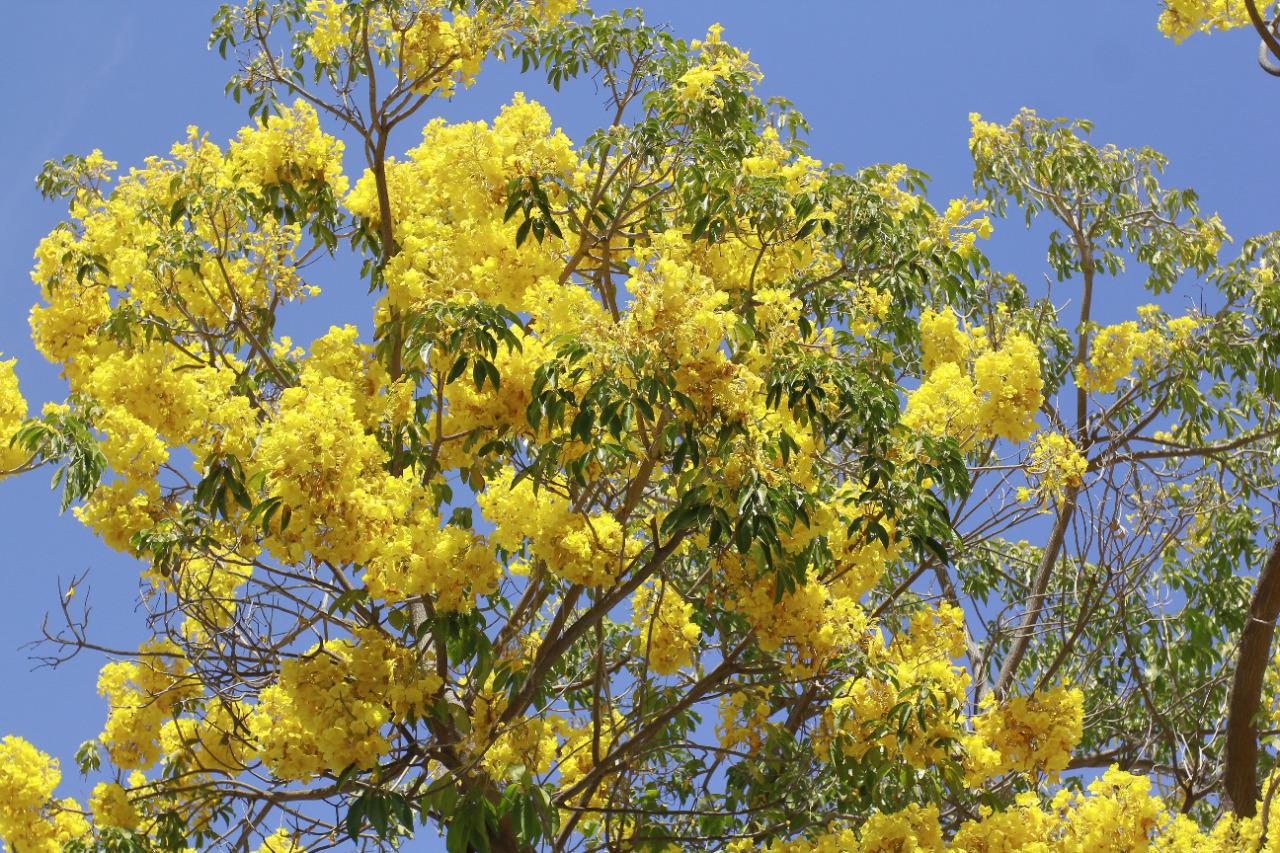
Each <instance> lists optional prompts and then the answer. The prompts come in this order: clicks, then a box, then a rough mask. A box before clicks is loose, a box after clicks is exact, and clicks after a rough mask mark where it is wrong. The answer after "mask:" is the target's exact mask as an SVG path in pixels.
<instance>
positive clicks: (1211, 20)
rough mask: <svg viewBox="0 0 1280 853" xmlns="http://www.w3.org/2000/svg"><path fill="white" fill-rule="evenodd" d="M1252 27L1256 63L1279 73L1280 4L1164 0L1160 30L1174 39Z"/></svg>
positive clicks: (1252, 0)
mask: <svg viewBox="0 0 1280 853" xmlns="http://www.w3.org/2000/svg"><path fill="white" fill-rule="evenodd" d="M1249 26H1251V27H1253V28H1254V30H1255V31H1257V33H1258V36H1259V37H1260V38H1261V40H1262V41H1261V44H1259V45H1258V64H1259V65H1261V66H1262V70H1264V71H1266V72H1267V73H1268V74H1271V75H1272V76H1277V77H1280V8H1277V7H1276V6H1275V4H1274V3H1272V2H1270V0H1263V2H1258V0H1165V1H1164V11H1162V12H1161V13H1160V30H1161V32H1163V33H1164V34H1165V35H1167V36H1169V37H1170V38H1172V39H1174V40H1175V41H1182V40H1183V39H1185V38H1186V37H1187V36H1189V35H1192V34H1193V33H1198V32H1200V33H1208V32H1214V31H1216V30H1230V29H1235V28H1236V27H1249Z"/></svg>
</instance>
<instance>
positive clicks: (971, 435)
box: [902, 309, 1044, 444]
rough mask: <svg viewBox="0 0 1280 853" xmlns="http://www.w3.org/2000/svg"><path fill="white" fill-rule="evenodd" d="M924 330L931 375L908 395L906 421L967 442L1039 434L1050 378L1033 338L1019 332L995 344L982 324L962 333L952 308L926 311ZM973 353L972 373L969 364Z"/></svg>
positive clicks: (916, 427)
mask: <svg viewBox="0 0 1280 853" xmlns="http://www.w3.org/2000/svg"><path fill="white" fill-rule="evenodd" d="M920 330H921V336H922V338H923V344H922V346H923V352H924V358H925V364H926V370H927V371H928V373H927V375H926V376H925V378H924V380H923V381H922V382H921V383H920V387H919V388H917V389H916V390H915V391H913V392H911V393H910V394H909V395H908V397H907V407H906V410H905V411H904V412H903V415H902V423H903V425H905V426H906V427H907V428H909V429H914V430H919V431H922V432H927V433H931V434H933V435H945V436H950V437H953V438H956V439H957V440H958V441H960V442H961V443H962V444H966V443H969V442H972V441H982V440H987V439H991V438H1003V439H1007V440H1009V441H1012V442H1022V441H1026V439H1027V438H1029V437H1030V436H1031V434H1032V433H1033V432H1035V430H1036V423H1035V415H1036V412H1037V411H1039V409H1040V404H1041V403H1042V402H1044V395H1043V394H1042V391H1043V388H1044V380H1043V379H1042V378H1041V375H1040V351H1039V349H1038V348H1037V347H1036V345H1035V343H1034V342H1033V341H1032V340H1031V339H1030V338H1029V337H1027V336H1026V335H1024V334H1022V333H1020V332H1015V333H1012V334H1009V335H1008V336H1007V337H1006V338H1005V340H1004V342H1003V343H1002V344H1001V345H1000V346H998V347H992V346H991V344H990V343H989V340H988V337H987V334H986V330H985V329H983V328H982V327H974V328H972V329H970V330H968V332H967V333H966V332H964V331H961V330H960V329H959V328H958V327H957V325H956V319H955V315H954V314H951V313H950V309H946V310H945V311H943V312H933V311H926V312H924V314H923V316H922V318H921V323H920ZM970 357H971V358H972V359H973V368H972V370H973V373H972V376H970V375H969V373H968V372H967V370H966V368H965V363H966V361H967V359H968V358H970Z"/></svg>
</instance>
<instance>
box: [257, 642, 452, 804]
mask: <svg viewBox="0 0 1280 853" xmlns="http://www.w3.org/2000/svg"><path fill="white" fill-rule="evenodd" d="M439 689H440V679H439V677H438V676H436V675H435V674H434V673H423V672H422V671H421V670H420V669H419V667H418V665H417V660H416V659H415V656H414V653H413V651H412V650H410V649H407V648H405V647H404V646H401V645H399V644H397V643H394V642H391V641H389V640H387V639H386V638H385V637H384V636H383V635H382V634H381V633H379V632H377V631H374V630H372V629H359V630H357V631H356V632H355V634H354V637H353V639H352V640H332V641H329V642H326V643H323V644H321V645H318V646H315V647H314V648H312V649H310V650H309V651H307V652H306V653H305V654H304V655H302V656H301V657H299V658H294V659H291V660H287V661H285V663H284V664H283V665H282V666H281V667H280V677H279V680H278V681H277V683H276V684H274V685H272V686H271V687H268V688H266V689H265V690H263V691H262V693H261V694H260V695H259V697H258V704H257V706H255V708H254V711H253V714H252V715H251V716H250V718H249V729H250V730H251V731H252V733H253V736H254V738H255V739H256V741H257V743H258V745H259V749H260V754H261V757H262V760H263V762H265V763H266V764H267V766H268V767H270V768H271V771H272V772H273V773H274V774H275V775H276V776H278V777H280V778H282V779H304V780H305V779H310V778H312V777H314V776H316V775H317V774H319V773H322V772H325V771H332V772H340V771H342V770H344V769H346V768H347V767H351V766H353V765H354V766H356V767H360V768H363V769H365V770H367V769H369V768H371V767H373V765H374V764H375V763H376V762H377V760H378V758H379V757H380V756H382V755H384V754H385V753H386V752H387V750H388V749H389V748H390V744H389V742H388V740H387V736H386V735H387V733H386V727H387V726H388V725H389V724H390V723H392V722H395V721H399V720H404V719H406V718H407V717H409V716H410V715H412V714H419V713H421V712H422V711H423V710H424V709H425V707H426V705H427V704H428V702H429V701H430V700H431V699H432V697H433V696H434V695H435V694H436V692H437V691H438V690H439Z"/></svg>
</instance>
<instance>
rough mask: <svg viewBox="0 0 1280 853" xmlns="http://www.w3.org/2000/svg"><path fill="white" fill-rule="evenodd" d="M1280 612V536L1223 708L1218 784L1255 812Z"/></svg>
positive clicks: (1235, 804)
mask: <svg viewBox="0 0 1280 853" xmlns="http://www.w3.org/2000/svg"><path fill="white" fill-rule="evenodd" d="M1277 616H1280V541H1278V542H1276V543H1275V544H1274V545H1272V546H1271V553H1270V554H1268V555H1267V562H1266V563H1265V564H1264V565H1263V567H1262V571H1261V572H1260V573H1259V574H1258V585H1257V587H1256V588H1255V589H1254V591H1253V598H1252V599H1251V600H1250V601H1249V619H1248V621H1247V622H1246V623H1245V626H1244V632H1243V633H1242V634H1241V635H1240V657H1239V658H1238V659H1237V661H1236V671H1235V675H1234V677H1233V678H1232V681H1231V702H1230V705H1229V706H1228V709H1227V748H1226V761H1225V764H1224V766H1223V769H1222V789H1223V794H1224V795H1225V796H1226V798H1227V802H1228V803H1229V804H1230V805H1231V810H1232V811H1233V812H1235V813H1236V814H1237V815H1239V816H1240V817H1253V816H1254V814H1255V813H1256V812H1257V803H1258V725H1257V715H1258V708H1259V707H1260V706H1261V704H1262V682H1263V678H1264V676H1265V675H1266V672H1267V664H1268V663H1269V662H1270V661H1271V638H1272V635H1274V634H1275V631H1276V617H1277Z"/></svg>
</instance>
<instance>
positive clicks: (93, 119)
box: [0, 0, 1280, 794]
mask: <svg viewBox="0 0 1280 853" xmlns="http://www.w3.org/2000/svg"><path fill="white" fill-rule="evenodd" d="M11 5H12V8H11V9H7V10H6V29H7V31H8V33H9V36H8V39H7V42H8V45H7V48H6V53H5V60H4V63H5V64H6V66H7V68H8V73H7V78H8V79H9V80H11V81H12V82H11V85H10V89H9V92H10V94H9V96H8V102H7V103H6V104H5V106H4V109H5V119H4V126H5V128H4V132H3V133H0V352H3V353H4V357H5V358H8V357H10V356H17V357H18V359H19V375H20V376H21V378H22V381H23V390H24V393H25V394H26V395H27V397H28V399H29V400H31V401H32V404H33V407H35V408H38V407H39V405H40V403H41V402H43V401H46V400H51V399H61V398H62V395H63V390H62V387H61V384H60V382H59V381H58V378H57V374H56V370H54V369H53V368H52V367H51V366H49V365H48V364H46V363H45V362H44V361H43V360H42V359H41V358H40V357H39V356H38V355H36V354H35V353H34V351H33V350H32V348H31V345H30V342H29V338H28V329H27V319H26V318H27V311H28V310H29V308H30V306H31V304H32V302H33V300H34V299H35V297H36V292H35V288H34V286H33V285H31V283H30V280H29V278H28V270H29V268H30V265H31V255H32V251H33V250H34V248H35V245H36V243H37V241H38V240H39V239H40V237H41V236H42V235H43V234H45V233H46V232H47V231H48V230H49V228H50V227H51V226H53V225H54V223H55V222H57V220H58V218H59V213H60V211H59V210H58V208H57V206H56V205H53V204H49V203H46V202H44V201H43V200H42V199H41V198H40V196H39V194H38V193H37V191H36V189H35V185H34V182H33V179H34V177H35V175H36V173H37V172H38V171H39V168H40V165H41V163H42V162H43V161H45V160H46V159H51V158H57V157H60V156H61V155H63V154H65V153H69V152H76V153H84V152H87V151H89V150H90V149H92V148H95V147H96V148H101V149H102V150H103V152H104V153H105V154H106V155H107V156H108V157H109V158H111V159H115V160H118V161H119V162H120V163H121V165H122V166H124V167H127V166H129V165H132V164H135V163H138V162H139V161H140V160H141V159H142V158H143V157H145V156H147V155H148V154H153V153H164V152H165V151H167V149H168V147H169V145H170V144H171V143H172V142H173V141H175V140H177V139H179V138H181V137H182V136H183V135H184V128H185V127H186V126H187V125H188V124H192V123H195V124H199V125H200V126H201V128H203V129H205V130H207V131H208V132H209V134H210V136H211V138H213V139H215V140H219V141H221V140H223V139H225V138H227V137H228V136H230V135H232V134H233V133H234V132H235V130H236V128H238V127H239V126H240V125H241V124H243V123H244V120H245V118H244V113H243V111H242V109H241V108H240V107H239V106H238V105H236V104H234V103H232V102H231V101H230V100H229V99H227V98H225V97H224V96H223V84H224V82H225V80H226V77H227V75H228V74H229V73H230V70H231V69H230V67H229V66H228V65H227V64H225V63H223V62H222V61H221V60H220V59H219V58H218V57H217V55H216V54H215V53H210V52H208V51H206V49H205V38H206V35H207V28H208V21H209V18H210V16H211V15H212V14H213V12H214V10H215V8H216V4H215V3H213V2H205V0H199V2H196V0H185V2H180V3H179V2H173V0H115V2H90V0H50V2H44V3H22V4H11ZM642 5H643V6H644V8H645V9H646V11H647V13H648V16H649V18H650V20H652V21H655V22H659V21H666V22H669V23H670V24H671V25H672V27H673V29H674V31H675V32H676V33H677V34H679V35H681V36H684V37H686V38H696V37H700V36H701V35H702V34H703V33H704V32H705V30H706V27H707V25H708V24H710V23H712V22H715V21H719V22H721V23H723V24H724V26H725V38H726V39H727V40H729V41H731V42H733V43H735V44H737V45H739V46H742V47H744V48H746V49H748V50H749V51H750V52H751V55H752V58H753V59H754V60H755V61H756V62H757V63H759V64H760V66H761V67H762V69H763V71H764V73H765V81H764V84H763V88H764V90H765V91H766V93H767V94H776V95H785V96H787V97H789V98H791V99H792V100H793V101H795V103H796V104H797V106H798V107H799V109H800V110H801V111H803V112H804V113H805V114H806V115H807V116H808V118H809V120H810V123H811V125H812V136H811V143H812V147H813V152H814V154H815V155H816V156H818V157H820V158H822V159H824V160H828V161H838V162H842V163H844V164H845V165H846V166H848V167H849V168H851V169H853V168H857V167H860V166H863V165H867V164H871V163H876V162H890V163H893V162H905V163H908V164H910V165H912V166H914V167H917V168H920V169H923V170H924V171H926V172H928V173H929V174H931V175H932V176H933V178H934V185H933V194H934V200H935V202H938V201H941V202H942V203H945V200H946V199H947V198H949V197H951V196H955V195H962V194H965V193H966V192H968V191H969V190H970V183H969V175H970V167H971V164H970V161H969V157H968V151H967V148H966V139H967V134H968V119H967V116H968V114H969V113H970V112H971V111H977V112H981V113H983V114H984V116H986V117H988V118H990V119H992V120H1000V121H1003V120H1007V119H1008V118H1009V116H1010V115H1012V114H1013V113H1014V112H1016V111H1017V110H1018V109H1019V108H1020V107H1022V106H1029V107H1033V108H1035V109H1036V110H1038V111H1039V112H1040V113H1042V114H1046V115H1064V116H1072V117H1086V118H1090V119H1092V120H1094V121H1095V122H1096V124H1097V131H1096V137H1097V138H1098V139H1099V140H1102V141H1110V142H1115V143H1117V144H1119V145H1122V146H1135V145H1149V146H1152V147H1154V148H1156V149H1158V150H1160V151H1163V152H1164V153H1165V154H1167V155H1168V156H1169V157H1170V159H1171V161H1172V164H1171V167H1170V170H1169V176H1168V180H1169V183H1171V184H1175V185H1182V186H1191V187H1194V188H1196V189H1197V190H1198V191H1199V192H1200V195H1201V199H1202V203H1203V206H1204V208H1205V209H1206V210H1208V211H1215V210H1216V211H1218V212H1220V213H1221V215H1222V218H1223V220H1224V221H1225V222H1226V224H1227V227H1228V228H1229V230H1230V231H1231V232H1232V234H1233V235H1235V236H1236V237H1237V238H1243V237H1246V236H1249V235H1251V234H1254V233H1259V232H1262V231H1265V230H1268V229H1270V228H1274V227H1275V221H1276V218H1275V206H1276V198H1275V195H1274V188H1275V186H1276V180H1275V177H1274V172H1273V171H1272V166H1273V157H1272V154H1273V151H1274V146H1275V139H1276V135H1275V134H1276V132H1277V130H1280V119H1278V118H1277V115H1276V113H1275V110H1274V105H1275V103H1276V101H1275V99H1276V98H1277V96H1280V80H1275V79H1273V78H1270V77H1268V76H1266V75H1265V74H1263V73H1262V72H1261V71H1260V70H1259V69H1258V67H1257V65H1256V64H1255V61H1254V55H1255V47H1256V42H1255V39H1254V37H1253V36H1252V34H1251V33H1247V32H1235V33H1228V34H1224V35H1219V36H1216V37H1213V38H1197V39H1192V40H1191V41H1189V42H1187V43H1185V44H1183V45H1181V46H1175V45H1173V44H1172V43H1171V42H1168V41H1166V40H1165V39H1163V38H1162V37H1161V36H1160V35H1159V33H1157V31H1156V29H1155V17H1156V15H1157V13H1158V2H1157V0H1123V2H1119V0H1076V1H1075V2H1073V3H1070V4H1050V3H1047V2H1043V0H1033V2H1028V0H970V2H966V3H956V2H954V0H948V1H947V2H943V0H922V2H913V3H900V2H869V0H793V2H791V3H786V4H780V3H778V2H776V0H771V2H765V0H735V2H728V0H701V2H698V0H684V2H677V0H651V2H647V3H643V4H642ZM600 6H601V8H604V4H600ZM517 90H523V91H525V92H527V93H529V94H530V96H532V97H537V98H539V99H541V100H544V102H545V103H546V104H547V105H548V106H549V108H550V109H551V112H552V115H553V116H554V117H555V119H556V121H557V122H558V123H559V124H561V125H562V126H563V127H564V129H565V130H566V132H568V133H569V135H570V136H571V137H574V138H582V137H583V136H585V135H586V132H587V131H589V130H590V129H592V128H594V127H595V126H596V125H597V124H598V123H600V122H602V121H603V120H604V119H605V113H604V110H603V97H602V96H601V95H600V94H599V93H597V92H595V91H594V90H593V88H592V87H591V85H590V84H578V85H574V86H571V87H569V88H568V89H567V90H566V91H565V92H563V93H561V94H559V95H556V94H554V93H550V92H548V91H546V90H545V87H543V86H540V85H538V81H537V80H536V79H533V78H524V79H521V78H520V77H519V75H518V74H517V73H516V69H514V68H507V67H493V68H490V69H488V71H487V72H486V73H485V74H484V75H483V76H482V78H481V80H480V82H479V83H478V84H477V85H476V86H475V87H474V88H473V89H472V90H470V91H469V92H466V93H463V94H462V95H460V96H459V97H458V99H457V100H456V101H455V102H452V103H442V104H439V105H436V106H435V112H432V111H430V110H428V111H427V112H426V113H424V118H425V117H429V116H430V115H433V114H441V115H444V116H446V117H447V118H450V119H455V120H458V119H471V118H488V117H491V116H492V115H493V114H494V113H495V112H496V110H497V108H498V106H499V105H500V104H502V103H504V102H505V101H506V100H508V99H509V98H510V96H511V94H512V92H514V91H517ZM413 142H414V139H413V135H412V134H407V135H406V136H405V137H404V139H403V140H401V143H402V147H408V146H410V145H412V144H413ZM348 162H349V165H351V166H353V167H354V165H355V163H354V160H353V159H351V158H349V161H348ZM984 248H985V249H986V250H987V251H988V253H989V254H990V255H991V257H992V259H993V264H994V265H995V266H996V267H998V268H1000V269H1003V270H1008V271H1012V272H1015V273H1017V274H1019V275H1020V276H1021V277H1023V279H1024V280H1026V281H1028V282H1035V281H1039V280H1041V277H1042V274H1043V272H1044V271H1045V270H1046V269H1047V268H1046V267H1045V265H1044V262H1043V259H1044V243H1043V240H1042V239H1041V238H1040V237H1038V236H1034V235H1031V236H1029V235H1027V234H1026V233H1025V232H1024V231H1023V229H1022V226H1021V224H1020V223H1018V222H1016V221H1015V222H1010V223H1007V224H1005V225H1004V226H1003V227H998V228H997V232H996V236H995V237H994V238H993V239H992V240H991V241H990V242H989V243H988V244H987V245H986V246H985V247H984ZM318 283H319V284H321V285H322V287H324V289H325V294H324V295H323V296H321V297H320V298H319V299H317V300H316V301H315V302H314V303H313V304H312V305H311V306H309V307H307V308H305V309H304V310H303V311H302V312H301V313H299V314H298V315H297V316H295V317H293V318H292V320H291V321H289V322H292V324H293V325H292V326H290V325H289V322H286V324H285V325H286V328H285V331H288V332H291V333H293V334H294V336H295V338H296V339H297V340H299V341H300V342H306V341H308V340H310V338H311V337H313V336H314V335H315V334H318V333H320V332H321V331H323V330H324V329H325V328H327V326H328V325H329V324H330V323H335V322H337V323H343V322H351V323H355V324H357V325H359V326H360V327H361V330H362V331H363V332H365V333H366V334H368V332H369V331H370V328H369V327H370V321H369V312H368V307H367V306H368V302H367V296H366V290H367V288H366V286H365V284H364V283H362V282H360V281H358V280H355V279H354V278H352V277H348V276H347V275H346V274H345V271H344V270H343V269H342V268H335V269H333V270H330V271H329V273H328V276H327V278H324V279H322V280H321V281H319V282H318ZM1108 286H1109V287H1110V288H1113V290H1112V291H1111V293H1110V294H1108V296H1107V298H1106V300H1105V301H1106V302H1108V303H1109V304H1111V305H1116V306H1124V305H1132V304H1136V303H1137V302H1140V301H1146V300H1144V299H1142V298H1141V294H1140V293H1139V292H1138V290H1139V288H1138V285H1137V282H1136V280H1125V279H1123V278H1122V279H1119V280H1116V281H1113V282H1108ZM1117 310H1119V309H1117ZM47 484H48V480H47V476H46V475H45V474H44V473H43V472H39V473H36V474H34V475H29V476H27V477H25V478H21V479H19V480H16V481H13V480H11V481H7V482H4V483H2V484H0V510H2V512H0V533H2V535H3V537H4V542H5V545H6V549H5V562H4V565H3V569H2V570H3V572H4V584H5V587H4V588H5V595H4V596H3V597H0V679H2V682H0V683H3V684H4V685H5V687H6V690H5V691H4V693H3V698H0V734H3V733H13V734H19V735H21V736H23V737H26V738H27V739H29V740H31V741H33V742H34V743H36V744H37V745H39V746H41V747H42V748H44V749H46V750H48V751H50V752H53V753H54V754H56V755H59V756H60V757H61V758H62V759H63V761H64V765H65V767H66V769H67V771H68V772H67V779H66V782H65V783H64V784H65V785H66V786H67V790H68V792H69V793H75V794H80V793H81V792H82V790H83V789H82V786H81V783H80V781H79V779H78V775H77V774H76V772H75V771H74V769H73V767H72V762H71V756H72V754H73V752H74V750H75V748H76V746H77V745H78V744H79V743H80V742H81V741H83V740H86V739H89V738H92V737H94V736H95V735H96V734H97V732H98V731H99V730H100V727H101V724H102V719H103V714H104V711H105V708H104V706H103V703H102V701H101V699H99V698H98V697H97V695H96V693H95V690H94V679H95V676H96V672H97V669H98V667H99V666H100V664H101V659H100V658H93V659H91V658H90V657H89V656H87V655H86V656H82V657H81V658H79V659H77V660H75V661H72V662H71V663H70V664H68V665H67V666H65V667H63V668H60V669H59V670H57V671H50V670H48V669H40V670H36V671H32V662H31V661H30V660H29V658H28V653H26V652H24V651H21V650H20V649H19V646H20V645H21V644H23V643H25V642H27V641H29V640H32V639H34V638H36V637H38V636H39V633H40V625H41V619H42V617H43V614H44V613H45V611H46V610H49V609H50V608H53V609H55V610H56V608H57V599H58V591H57V586H56V584H57V579H58V578H59V577H61V578H63V579H64V580H65V579H66V578H68V577H70V576H71V575H73V574H78V573H81V572H83V571H85V570H91V578H90V583H89V584H88V586H90V587H91V588H92V596H91V598H90V601H91V603H92V605H93V614H92V615H93V619H92V628H93V631H94V636H95V638H96V639H99V640H101V641H102V642H103V643H104V644H106V645H118V646H122V647H128V646H130V645H133V644H135V643H136V641H137V639H138V636H139V630H140V629H139V626H140V625H141V623H142V618H143V615H144V614H142V613H140V612H138V611H136V610H135V601H136V595H135V593H136V585H137V578H138V571H137V570H138V566H136V565H135V564H133V562H132V561H131V560H129V559H128V558H126V557H123V556H121V555H118V554H114V553H112V552H111V551H109V550H108V549H107V548H106V547H105V546H103V545H101V544H100V543H98V542H97V541H96V540H94V539H93V537H92V536H91V535H90V534H89V533H88V532H87V531H86V530H84V529H83V528H81V527H80V526H79V525H78V523H77V522H76V521H75V520H74V519H73V518H71V517H70V515H67V516H65V517H59V516H58V507H57V501H56V497H55V496H54V495H52V494H51V493H50V492H49V490H48V487H47ZM77 598H78V599H80V598H81V596H78V597H77Z"/></svg>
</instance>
